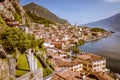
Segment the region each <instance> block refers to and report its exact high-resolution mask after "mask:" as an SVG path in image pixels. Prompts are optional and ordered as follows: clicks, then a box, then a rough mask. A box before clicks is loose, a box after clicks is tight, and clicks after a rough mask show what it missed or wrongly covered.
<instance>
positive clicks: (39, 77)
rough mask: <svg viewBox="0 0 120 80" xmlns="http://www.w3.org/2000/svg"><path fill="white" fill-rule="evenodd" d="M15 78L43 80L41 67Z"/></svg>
mask: <svg viewBox="0 0 120 80" xmlns="http://www.w3.org/2000/svg"><path fill="white" fill-rule="evenodd" d="M15 80H43V73H42V69H37V70H35V71H31V72H29V73H27V74H25V75H23V76H21V77H19V78H16V79H15Z"/></svg>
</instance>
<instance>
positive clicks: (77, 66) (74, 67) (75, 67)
mask: <svg viewBox="0 0 120 80" xmlns="http://www.w3.org/2000/svg"><path fill="white" fill-rule="evenodd" d="M55 62H56V65H57V66H58V67H62V68H67V69H68V70H71V71H82V70H83V64H82V63H81V62H80V61H78V60H72V61H70V62H69V61H63V60H56V61H55Z"/></svg>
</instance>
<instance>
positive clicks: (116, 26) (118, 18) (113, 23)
mask: <svg viewBox="0 0 120 80" xmlns="http://www.w3.org/2000/svg"><path fill="white" fill-rule="evenodd" d="M85 26H88V27H100V28H105V29H108V30H112V31H120V13H118V14H115V15H113V16H111V17H109V18H106V19H103V20H100V21H96V22H92V23H88V24H85Z"/></svg>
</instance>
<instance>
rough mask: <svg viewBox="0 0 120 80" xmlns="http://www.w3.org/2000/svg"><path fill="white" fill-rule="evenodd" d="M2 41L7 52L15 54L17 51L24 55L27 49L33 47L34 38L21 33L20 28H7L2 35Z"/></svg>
mask: <svg viewBox="0 0 120 80" xmlns="http://www.w3.org/2000/svg"><path fill="white" fill-rule="evenodd" d="M1 40H2V45H3V47H4V49H5V51H6V52H7V53H9V54H13V53H14V52H15V51H16V49H17V50H18V51H20V53H24V52H25V51H26V50H27V49H29V48H30V47H33V44H32V43H33V40H34V38H33V37H32V36H31V35H28V34H26V33H25V32H22V31H20V30H19V29H18V28H7V29H6V30H5V31H4V32H3V33H2V34H1ZM34 46H35V45H34Z"/></svg>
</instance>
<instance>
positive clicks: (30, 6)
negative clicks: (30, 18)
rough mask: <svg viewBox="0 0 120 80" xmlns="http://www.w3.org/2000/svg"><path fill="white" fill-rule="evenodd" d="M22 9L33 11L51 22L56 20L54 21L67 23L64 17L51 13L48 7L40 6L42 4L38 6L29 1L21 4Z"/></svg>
mask: <svg viewBox="0 0 120 80" xmlns="http://www.w3.org/2000/svg"><path fill="white" fill-rule="evenodd" d="M23 7H24V9H25V10H26V11H31V12H33V13H35V14H36V15H37V16H39V17H43V18H47V19H49V20H51V21H53V22H56V23H63V24H65V23H67V21H66V20H64V19H60V18H59V17H57V16H56V15H55V14H53V13H52V12H50V11H49V10H48V9H46V8H44V7H42V6H39V5H37V4H35V3H33V2H32V3H29V4H27V5H25V6H23Z"/></svg>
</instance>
